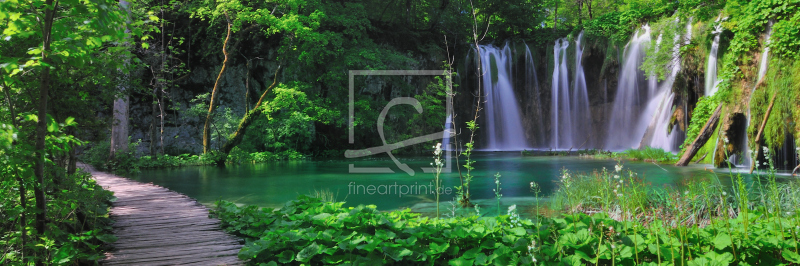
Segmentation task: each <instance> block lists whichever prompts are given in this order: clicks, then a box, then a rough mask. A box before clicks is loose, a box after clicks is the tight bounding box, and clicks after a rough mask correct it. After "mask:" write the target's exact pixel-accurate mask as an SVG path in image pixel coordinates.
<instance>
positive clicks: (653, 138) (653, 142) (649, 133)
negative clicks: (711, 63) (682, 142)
mask: <svg viewBox="0 0 800 266" xmlns="http://www.w3.org/2000/svg"><path fill="white" fill-rule="evenodd" d="M678 22H679V21H677V19H676V21H675V23H676V24H677V23H678ZM691 24H692V23H691V19H689V23H688V24H687V29H686V38H687V39H691ZM660 37H661V36H659V38H660ZM680 40H681V36H680V35H679V34H676V35H675V37H674V41H673V48H672V60H671V65H670V66H671V69H670V72H669V74H668V75H667V78H666V79H665V80H664V81H663V82H662V83H661V86H660V87H659V89H658V96H656V97H653V98H652V99H651V100H650V103H648V105H647V106H648V107H647V108H646V111H645V112H644V113H645V114H648V113H650V112H651V111H654V112H653V113H652V114H653V116H652V119H651V120H650V122H649V123H648V126H647V130H646V131H645V135H644V137H643V138H642V142H641V143H640V144H639V147H640V148H642V147H644V146H651V147H656V148H661V149H664V150H666V151H673V152H674V151H678V147H677V145H676V144H678V141H679V140H678V134H677V131H678V128H677V127H678V126H677V125H673V126H672V128H671V130H670V131H667V129H668V127H669V124H670V119H671V118H672V114H673V108H672V106H673V101H674V100H675V93H674V92H673V91H672V85H673V84H674V83H675V78H676V77H677V75H678V72H680V70H681V65H680V52H681V42H680ZM656 103H657V107H655V110H653V108H654V106H655V105H656Z"/></svg>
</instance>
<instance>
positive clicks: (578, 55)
mask: <svg viewBox="0 0 800 266" xmlns="http://www.w3.org/2000/svg"><path fill="white" fill-rule="evenodd" d="M582 40H583V32H581V33H580V34H579V35H578V38H577V39H576V40H575V80H574V82H573V83H572V90H570V86H569V85H570V84H569V77H568V72H567V71H568V70H567V48H569V41H568V40H567V39H566V38H562V39H558V40H556V43H555V45H554V46H553V60H554V63H555V64H554V66H553V82H552V95H553V99H552V102H551V106H552V109H551V110H552V112H553V113H552V120H551V121H552V128H553V131H552V132H551V133H552V135H551V137H550V140H551V143H550V148H554V149H572V148H580V147H582V146H585V144H586V142H587V141H588V137H587V133H588V131H589V125H590V122H591V120H590V116H589V93H588V92H587V91H586V78H585V76H584V74H583V65H582V62H581V60H582V57H583V45H582V44H581V41H582Z"/></svg>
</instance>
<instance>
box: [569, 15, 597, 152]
mask: <svg viewBox="0 0 800 266" xmlns="http://www.w3.org/2000/svg"><path fill="white" fill-rule="evenodd" d="M582 41H583V31H581V33H580V34H578V38H577V39H576V40H575V82H574V83H573V84H574V86H573V90H572V102H570V109H571V110H570V111H571V114H572V117H570V121H571V123H572V125H571V127H572V129H571V131H572V145H578V147H577V148H578V149H580V148H581V147H583V146H585V144H586V143H587V142H588V141H589V135H588V133H589V132H590V129H591V121H592V120H591V115H590V113H589V92H588V91H587V90H586V76H585V75H584V74H583V62H582V60H583V44H582ZM569 148H573V147H569Z"/></svg>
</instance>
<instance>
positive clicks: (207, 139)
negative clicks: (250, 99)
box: [203, 15, 231, 153]
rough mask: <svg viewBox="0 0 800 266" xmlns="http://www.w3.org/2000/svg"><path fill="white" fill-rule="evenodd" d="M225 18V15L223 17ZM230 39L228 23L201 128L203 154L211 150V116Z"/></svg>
mask: <svg viewBox="0 0 800 266" xmlns="http://www.w3.org/2000/svg"><path fill="white" fill-rule="evenodd" d="M225 17H226V18H227V15H225ZM230 38H231V24H230V22H229V23H228V33H227V35H226V36H225V42H224V43H222V55H223V56H224V57H225V58H224V59H223V61H222V68H221V69H220V70H219V75H217V80H216V82H214V89H213V90H212V91H211V103H210V104H209V105H208V114H207V115H206V123H205V125H204V126H203V153H208V152H209V151H210V150H211V114H212V113H213V112H214V107H215V105H216V104H218V103H217V98H218V97H219V87H220V85H221V84H220V83H222V76H223V75H224V74H225V69H226V68H227V66H228V51H227V50H226V48H227V46H228V40H230Z"/></svg>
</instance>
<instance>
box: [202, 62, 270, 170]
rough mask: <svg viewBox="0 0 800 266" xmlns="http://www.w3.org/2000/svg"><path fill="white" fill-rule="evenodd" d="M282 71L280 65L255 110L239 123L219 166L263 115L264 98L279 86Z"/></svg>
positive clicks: (225, 148)
mask: <svg viewBox="0 0 800 266" xmlns="http://www.w3.org/2000/svg"><path fill="white" fill-rule="evenodd" d="M280 70H281V66H280V65H279V66H278V69H276V70H275V77H274V78H273V79H272V84H270V85H269V87H267V89H266V90H264V92H263V93H261V97H260V98H258V102H257V103H256V105H254V106H253V109H252V110H250V111H249V112H247V113H246V114H245V115H244V118H242V121H240V122H239V126H238V127H236V131H235V132H233V135H232V136H231V137H230V138H229V139H228V141H227V142H225V145H223V146H222V156H221V158H220V159H219V161H217V165H223V164H225V160H226V159H227V157H228V153H230V152H231V150H233V148H234V147H236V145H239V143H241V142H242V139H243V138H244V134H245V133H246V132H247V127H249V126H250V124H252V123H253V121H255V120H256V118H258V116H260V115H261V113H262V112H263V111H262V109H261V104H262V103H263V102H264V98H266V96H267V93H269V92H270V91H271V90H272V88H274V87H275V85H277V84H278V72H279V71H280Z"/></svg>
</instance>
